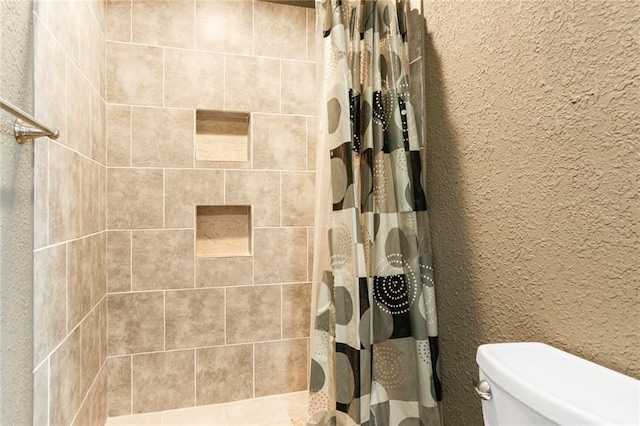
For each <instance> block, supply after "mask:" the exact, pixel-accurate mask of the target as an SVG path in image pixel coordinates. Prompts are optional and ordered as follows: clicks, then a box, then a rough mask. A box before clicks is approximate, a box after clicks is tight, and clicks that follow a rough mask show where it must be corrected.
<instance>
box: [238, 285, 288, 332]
mask: <svg viewBox="0 0 640 426" xmlns="http://www.w3.org/2000/svg"><path fill="white" fill-rule="evenodd" d="M226 291H227V301H226V303H227V306H226V322H227V344H233V343H246V342H258V341H261V340H273V339H279V338H280V328H281V326H280V315H277V314H276V315H274V312H276V313H277V312H278V309H279V307H280V301H281V297H280V286H279V285H272V286H271V285H270V286H259V287H230V288H227V290H226Z"/></svg>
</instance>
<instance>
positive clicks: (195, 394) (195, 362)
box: [162, 6, 198, 423]
mask: <svg viewBox="0 0 640 426" xmlns="http://www.w3.org/2000/svg"><path fill="white" fill-rule="evenodd" d="M194 7H195V6H194ZM196 371H198V357H197V356H196V350H195V349H194V350H193V406H194V407H197V406H198V383H197V380H198V376H197V375H196ZM163 417H164V416H163ZM162 420H163V423H164V418H163V419H162Z"/></svg>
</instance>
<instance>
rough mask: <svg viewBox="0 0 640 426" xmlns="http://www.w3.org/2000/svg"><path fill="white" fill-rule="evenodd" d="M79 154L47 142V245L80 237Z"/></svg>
mask: <svg viewBox="0 0 640 426" xmlns="http://www.w3.org/2000/svg"><path fill="white" fill-rule="evenodd" d="M80 198H81V180H80V156H79V155H78V154H76V153H74V152H71V151H70V150H69V149H67V148H65V147H63V146H61V145H59V144H57V143H55V142H52V143H50V144H49V244H55V243H58V242H60V241H65V240H69V239H72V238H77V237H79V236H80V230H81V225H80V204H81V202H80Z"/></svg>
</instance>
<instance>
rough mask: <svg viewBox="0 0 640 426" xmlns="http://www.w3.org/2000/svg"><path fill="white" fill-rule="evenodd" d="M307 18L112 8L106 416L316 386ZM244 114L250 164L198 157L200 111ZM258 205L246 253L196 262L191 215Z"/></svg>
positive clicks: (272, 12) (253, 7)
mask: <svg viewBox="0 0 640 426" xmlns="http://www.w3.org/2000/svg"><path fill="white" fill-rule="evenodd" d="M314 13H315V12H314V10H313V9H305V8H300V7H294V6H288V5H282V4H273V3H267V2H262V1H253V0H216V1H201V0H185V1H175V2H173V1H172V2H163V3H157V2H144V1H133V3H132V2H131V1H128V0H110V1H108V2H107V16H106V39H107V42H106V52H107V64H106V70H107V79H106V93H107V95H106V101H107V106H106V121H107V125H106V127H107V132H106V133H107V135H106V140H107V159H106V164H107V217H106V222H107V223H106V226H107V235H106V241H107V252H106V262H107V276H108V279H107V288H108V296H107V311H108V313H107V316H108V323H109V326H108V340H109V342H108V394H109V397H108V399H109V405H108V413H109V415H110V416H119V415H126V414H134V413H142V412H150V411H159V410H166V409H172V408H180V407H189V406H195V405H206V404H213V403H221V402H228V401H235V400H240V399H247V398H254V397H260V396H265V395H272V394H280V393H287V392H294V391H300V390H304V389H306V388H307V351H308V333H309V330H308V329H309V307H310V290H311V285H310V283H309V282H310V280H311V277H310V269H311V265H310V261H309V259H310V258H311V255H310V251H311V248H312V244H310V242H309V238H308V235H312V230H311V228H312V227H313V202H314V184H315V171H314V168H315V152H314V151H315V133H316V132H315V127H316V121H317V120H316V118H315V113H316V112H315V104H316V102H315V69H316V66H315V63H314V61H315V48H314V47H313V42H314V37H315V36H314V27H313V26H315V15H314ZM196 109H205V110H213V111H222V112H243V113H249V114H250V126H251V128H250V130H249V134H250V144H251V147H250V153H251V155H250V159H249V161H248V162H246V163H231V162H217V163H205V162H201V161H197V162H196V159H195V153H196V148H195V142H196V140H195V134H194V133H195V129H196V125H195V118H196V114H195V110H196ZM202 205H204V206H207V205H209V206H225V205H226V206H246V205H250V206H251V215H252V219H253V229H252V236H253V251H252V253H251V255H248V256H235V257H234V256H231V257H198V256H197V250H196V229H195V224H196V219H195V210H196V206H202Z"/></svg>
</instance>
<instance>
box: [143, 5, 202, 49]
mask: <svg viewBox="0 0 640 426" xmlns="http://www.w3.org/2000/svg"><path fill="white" fill-rule="evenodd" d="M193 3H194V0H136V1H134V2H133V7H132V9H131V13H132V25H131V28H132V40H133V42H134V43H141V44H154V45H160V46H171V47H189V48H192V47H193V32H194V27H193V26H194V17H193V8H194V4H193Z"/></svg>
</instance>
